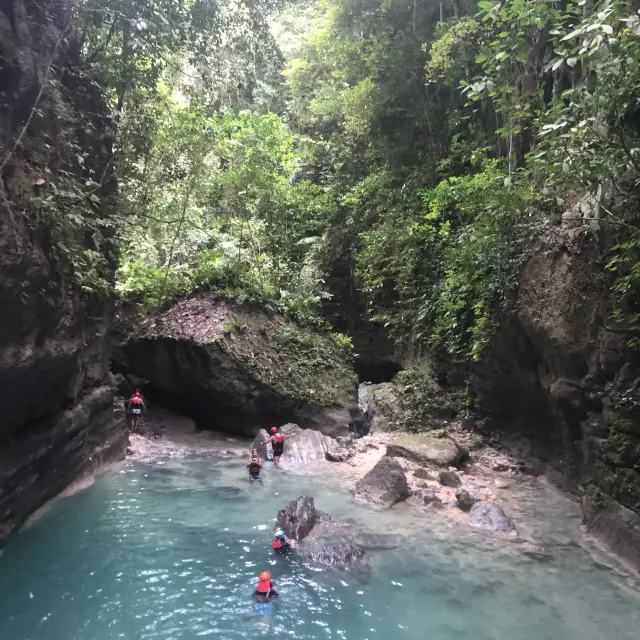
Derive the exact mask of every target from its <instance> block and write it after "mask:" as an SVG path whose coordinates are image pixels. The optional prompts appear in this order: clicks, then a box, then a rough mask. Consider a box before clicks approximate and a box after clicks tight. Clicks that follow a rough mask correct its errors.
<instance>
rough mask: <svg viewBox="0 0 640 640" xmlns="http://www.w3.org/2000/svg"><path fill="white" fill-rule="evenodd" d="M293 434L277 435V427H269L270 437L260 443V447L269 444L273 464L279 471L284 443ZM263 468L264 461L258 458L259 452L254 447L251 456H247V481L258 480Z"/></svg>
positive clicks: (293, 434)
mask: <svg viewBox="0 0 640 640" xmlns="http://www.w3.org/2000/svg"><path fill="white" fill-rule="evenodd" d="M295 435H296V434H295V433H287V434H285V433H279V432H278V427H271V435H270V436H269V437H268V438H267V440H265V441H264V442H262V443H261V444H262V446H264V445H266V444H269V443H271V446H272V447H273V464H274V465H275V466H276V467H278V469H281V468H282V467H281V465H280V456H282V454H283V453H284V441H285V440H288V439H289V438H293V437H294V436H295ZM263 466H264V460H263V459H262V457H261V456H260V452H259V451H258V449H257V448H256V447H254V448H253V449H251V455H250V456H249V462H248V463H247V467H248V468H249V480H259V479H260V471H262V467H263Z"/></svg>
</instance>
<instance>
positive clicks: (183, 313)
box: [114, 294, 358, 436]
mask: <svg viewBox="0 0 640 640" xmlns="http://www.w3.org/2000/svg"><path fill="white" fill-rule="evenodd" d="M122 329H123V332H124V333H125V334H126V332H127V331H130V330H131V328H130V327H127V326H124V327H123V328H122ZM123 339H124V342H123V344H122V347H121V349H120V351H118V352H117V353H116V354H115V356H114V358H115V360H116V362H117V363H118V365H119V366H120V367H121V368H122V369H123V370H130V371H135V372H136V374H138V375H140V376H144V377H145V378H147V379H148V380H149V381H150V385H151V386H152V387H153V389H154V390H155V391H157V392H160V393H162V395H163V397H165V398H166V401H167V403H170V404H174V405H176V406H180V407H182V408H183V410H184V411H186V412H188V413H189V415H190V416H191V417H193V418H194V419H195V420H196V421H197V423H198V425H199V426H200V427H201V428H214V429H217V430H220V431H227V432H231V433H238V434H246V435H255V434H256V433H257V431H258V429H259V428H260V427H267V426H269V425H271V424H283V423H286V422H295V423H296V424H299V425H300V426H302V427H304V428H312V429H316V430H319V431H321V432H323V433H326V434H330V435H334V436H337V435H345V434H346V433H348V430H349V425H350V423H351V422H352V413H353V412H354V411H355V412H356V413H357V412H358V405H357V379H356V377H355V374H354V372H353V369H352V367H351V365H350V363H349V362H348V361H347V360H346V358H345V356H344V355H343V354H342V352H341V351H340V350H339V349H338V348H337V347H336V345H335V343H334V342H333V340H331V338H330V337H328V336H326V335H324V334H321V333H317V332H314V331H311V330H309V329H304V328H302V327H299V326H297V325H295V324H294V323H293V322H291V321H289V320H286V319H284V318H282V317H279V316H277V315H274V314H270V313H267V312H265V311H261V310H260V309H258V308H255V307H250V306H242V305H238V304H232V303H229V302H227V301H225V300H222V299H220V298H217V297H216V296H215V295H213V294H200V295H197V296H194V297H192V298H190V299H188V300H182V301H180V302H178V303H176V304H175V305H174V306H173V307H171V308H170V309H169V310H168V311H165V312H163V313H159V314H157V315H155V316H152V317H150V318H149V319H148V320H147V321H146V324H145V325H144V326H143V327H142V328H138V329H135V330H133V332H132V333H130V335H128V336H127V335H124V336H123ZM319 354H321V358H320V357H319ZM320 362H321V364H319V363H320ZM267 421H268V422H267Z"/></svg>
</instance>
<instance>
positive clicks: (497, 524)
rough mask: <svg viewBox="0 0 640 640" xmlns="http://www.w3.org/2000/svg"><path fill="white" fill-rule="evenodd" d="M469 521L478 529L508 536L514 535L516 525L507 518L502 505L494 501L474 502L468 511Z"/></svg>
mask: <svg viewBox="0 0 640 640" xmlns="http://www.w3.org/2000/svg"><path fill="white" fill-rule="evenodd" d="M469 522H470V524H471V525H472V526H474V527H477V528H478V529H485V530H487V531H494V532H496V533H502V534H505V535H508V536H515V535H516V526H515V524H513V520H511V518H508V517H507V516H506V515H505V513H504V511H503V510H502V507H500V506H499V505H497V504H496V503H495V502H487V501H484V500H483V501H480V502H476V503H475V504H474V505H473V506H472V507H471V510H470V511H469Z"/></svg>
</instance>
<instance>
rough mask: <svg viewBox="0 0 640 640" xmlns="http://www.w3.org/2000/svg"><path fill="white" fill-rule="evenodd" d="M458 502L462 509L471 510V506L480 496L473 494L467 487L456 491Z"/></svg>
mask: <svg viewBox="0 0 640 640" xmlns="http://www.w3.org/2000/svg"><path fill="white" fill-rule="evenodd" d="M456 502H457V503H458V506H459V507H460V509H462V511H471V507H473V505H474V504H475V503H476V502H478V498H475V497H474V496H472V495H471V494H470V493H469V492H468V491H467V490H466V489H458V490H457V491H456Z"/></svg>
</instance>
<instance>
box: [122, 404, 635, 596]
mask: <svg viewBox="0 0 640 640" xmlns="http://www.w3.org/2000/svg"><path fill="white" fill-rule="evenodd" d="M146 431H147V435H132V436H131V450H130V458H132V459H135V460H140V461H143V462H146V463H153V462H154V461H163V462H166V461H167V460H169V459H174V460H176V459H184V458H187V457H190V456H198V457H200V456H205V457H211V458H212V461H218V462H223V463H224V464H225V465H229V466H233V465H235V464H237V466H238V474H239V478H240V477H244V474H245V464H246V455H247V452H248V448H249V446H250V442H251V441H250V440H247V439H244V438H239V437H230V436H228V435H225V434H219V433H215V432H198V433H196V432H195V425H194V423H193V421H191V420H189V419H187V418H183V417H179V416H176V415H175V414H172V413H171V412H169V411H166V410H164V409H158V410H154V411H152V412H151V414H150V416H149V420H148V422H147V423H146ZM154 433H155V434H156V435H158V436H159V437H158V438H156V437H154V436H153V434H154ZM301 434H302V436H301V438H300V440H299V443H298V446H297V448H296V449H292V450H291V453H292V454H293V455H291V454H290V455H289V456H288V457H287V455H286V452H285V456H283V459H282V461H283V464H284V466H285V468H284V470H282V471H278V470H276V469H275V468H273V467H272V465H271V464H270V463H269V462H266V463H265V470H264V472H263V473H264V474H265V477H266V478H269V479H270V478H271V477H272V476H273V477H275V475H274V474H282V476H283V477H284V478H286V481H287V483H291V482H295V476H296V475H301V476H311V477H316V478H318V479H319V481H322V482H326V483H336V485H339V486H342V487H347V488H349V489H351V490H354V492H355V493H356V494H357V493H358V491H357V489H356V487H357V486H358V483H360V482H362V481H363V479H364V478H365V477H366V476H367V474H369V473H371V472H372V471H374V470H375V468H376V466H377V465H379V464H380V463H381V461H382V462H384V464H385V465H387V464H388V463H389V461H391V463H392V466H393V468H394V469H397V468H398V467H399V468H400V469H401V470H402V474H403V477H404V480H405V481H406V487H407V490H406V491H401V492H400V498H399V500H397V501H395V502H396V504H395V505H394V506H391V507H390V508H389V510H388V513H389V514H390V515H391V516H392V517H393V518H396V519H397V520H396V521H397V529H398V530H399V531H402V530H410V529H412V528H415V527H418V528H425V527H426V528H429V529H431V530H434V531H437V532H438V534H439V535H440V536H441V537H442V538H444V539H448V538H451V540H452V541H453V540H454V539H458V540H459V539H470V540H475V539H477V544H485V542H482V541H483V540H484V541H486V542H490V543H491V544H492V545H496V544H498V545H503V546H504V548H505V551H506V552H508V553H515V554H517V555H518V556H522V557H527V558H530V559H531V560H532V561H536V562H545V563H550V564H551V565H552V564H553V561H554V556H555V555H556V554H557V553H561V552H562V549H565V548H567V547H578V546H583V547H584V548H585V549H586V550H587V551H589V553H590V554H591V559H592V562H594V563H596V564H597V565H598V566H600V567H602V568H605V569H607V570H610V571H613V572H616V573H617V574H619V576H620V579H621V580H623V581H624V583H625V584H627V585H628V586H631V587H634V588H637V586H638V584H640V583H638V582H637V580H638V577H637V576H635V577H634V574H633V573H632V572H631V567H626V568H625V567H624V566H623V565H622V563H620V562H618V561H617V560H616V559H615V558H613V557H612V556H611V555H607V554H604V553H602V552H601V551H600V550H599V549H598V548H597V545H596V544H594V541H593V540H591V539H590V538H589V537H588V536H587V535H586V533H585V531H584V530H583V529H582V527H581V512H580V507H579V505H578V504H577V503H576V501H575V500H572V499H570V498H569V497H567V496H564V495H562V494H561V493H559V492H558V491H557V490H556V489H555V488H553V487H552V486H551V485H550V484H549V483H548V482H547V481H546V480H545V479H544V478H542V477H536V476H535V475H532V471H533V470H532V469H530V468H528V467H527V465H526V463H525V462H524V461H523V460H521V459H518V458H517V457H514V456H511V455H509V454H507V453H505V452H502V451H499V450H498V449H496V448H495V447H494V446H493V445H491V444H489V443H485V442H482V441H480V440H479V439H478V438H477V436H475V435H474V434H472V433H470V432H468V431H465V430H464V429H463V428H462V427H458V429H457V431H456V442H457V444H456V443H454V444H455V449H454V448H453V447H451V446H450V444H449V442H446V440H447V439H446V438H445V439H442V438H439V439H437V440H443V443H442V445H441V446H440V447H434V446H433V438H425V437H419V436H409V435H407V434H395V433H394V434H391V433H379V434H375V435H371V436H366V437H363V438H360V439H358V440H355V441H352V442H348V441H347V440H346V439H341V440H340V442H338V443H337V444H338V445H339V446H342V447H344V448H345V449H348V451H349V456H348V458H347V460H346V461H344V462H333V461H330V460H328V459H327V455H326V449H324V450H323V451H321V452H319V451H316V453H317V455H315V457H313V458H312V457H310V449H309V448H313V447H316V446H317V443H318V442H319V440H318V439H316V438H315V437H313V435H312V433H311V432H310V431H309V430H303V431H302V432H301ZM294 440H295V438H294V439H292V440H289V441H288V443H291V442H293V441H294ZM444 450H449V455H450V456H451V455H453V456H454V457H453V458H451V457H449V458H447V457H446V456H444V455H443V453H442V452H443V451H444ZM296 451H297V453H294V452H296ZM400 452H404V453H405V455H404V456H400V455H399V454H400ZM461 453H462V454H463V456H462V458H461V457H460V454H461ZM390 454H391V455H390ZM425 455H428V456H430V457H431V460H427V459H425V458H422V456H425ZM456 458H457V462H456V463H455V464H454V463H453V462H452V460H454V459H456ZM385 473H386V472H385ZM396 475H397V474H396ZM394 477H395V476H394ZM396 480H397V478H396ZM382 482H383V484H384V482H385V474H382ZM392 484H393V482H392ZM382 493H384V491H383V492H382ZM364 501H365V502H367V498H366V497H365V498H364ZM371 506H372V509H380V508H387V507H389V505H386V504H383V505H380V504H373V503H371ZM372 513H374V512H373V511H372ZM372 522H375V518H373V519H372ZM385 532H386V533H388V531H385ZM469 536H471V538H469Z"/></svg>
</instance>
